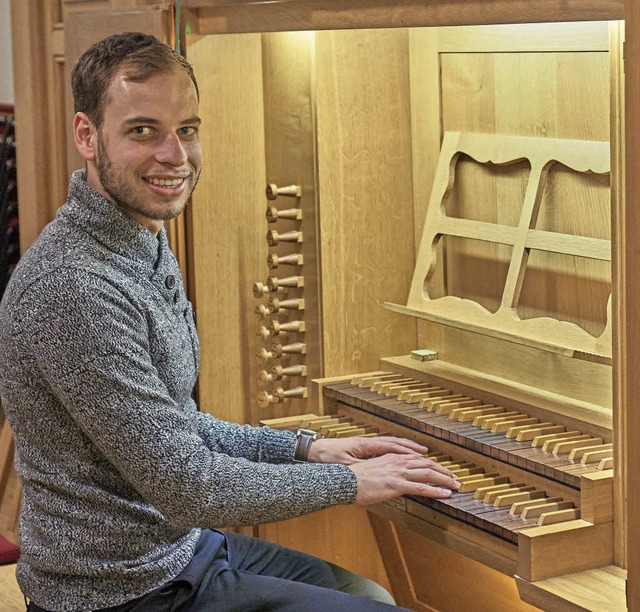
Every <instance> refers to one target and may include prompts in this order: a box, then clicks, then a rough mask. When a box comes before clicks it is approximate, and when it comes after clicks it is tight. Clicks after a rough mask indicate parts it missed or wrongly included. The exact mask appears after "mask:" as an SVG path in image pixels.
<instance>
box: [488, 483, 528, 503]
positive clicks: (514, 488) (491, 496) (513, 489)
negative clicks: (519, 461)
mask: <svg viewBox="0 0 640 612" xmlns="http://www.w3.org/2000/svg"><path fill="white" fill-rule="evenodd" d="M525 486H526V485H525V484H524V482H517V483H515V484H513V483H509V486H508V488H506V489H502V490H498V489H496V490H495V491H489V492H488V493H485V495H484V497H483V498H482V501H483V502H484V503H485V504H489V505H493V502H494V501H496V497H498V495H504V494H505V493H517V492H518V491H520V490H522V489H524V488H525Z"/></svg>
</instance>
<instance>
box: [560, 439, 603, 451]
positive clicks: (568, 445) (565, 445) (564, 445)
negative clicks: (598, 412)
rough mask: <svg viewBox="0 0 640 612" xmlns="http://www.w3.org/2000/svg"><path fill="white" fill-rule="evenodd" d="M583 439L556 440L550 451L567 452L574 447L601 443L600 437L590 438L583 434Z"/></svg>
mask: <svg viewBox="0 0 640 612" xmlns="http://www.w3.org/2000/svg"><path fill="white" fill-rule="evenodd" d="M585 438H586V439H585V440H567V441H566V442H558V444H556V445H555V446H554V447H553V450H552V451H551V452H552V453H553V454H554V455H566V454H569V453H570V452H571V451H572V450H573V449H574V448H583V447H584V448H586V447H589V446H594V445H596V444H602V438H591V437H589V436H585Z"/></svg>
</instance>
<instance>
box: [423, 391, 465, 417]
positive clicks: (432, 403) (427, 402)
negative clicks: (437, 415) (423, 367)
mask: <svg viewBox="0 0 640 612" xmlns="http://www.w3.org/2000/svg"><path fill="white" fill-rule="evenodd" d="M463 397H465V396H464V395H462V394H460V393H451V391H447V393H443V394H442V396H440V397H437V396H436V397H432V398H430V399H424V400H422V401H421V402H420V405H419V407H420V408H424V409H425V410H427V411H429V412H433V411H434V410H435V409H436V408H437V407H438V406H439V405H440V404H446V403H447V402H452V401H453V400H456V399H461V398H463Z"/></svg>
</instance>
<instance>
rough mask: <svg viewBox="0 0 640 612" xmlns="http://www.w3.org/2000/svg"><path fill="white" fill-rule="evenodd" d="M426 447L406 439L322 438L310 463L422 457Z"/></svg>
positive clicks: (310, 455)
mask: <svg viewBox="0 0 640 612" xmlns="http://www.w3.org/2000/svg"><path fill="white" fill-rule="evenodd" d="M428 450H429V449H428V448H427V447H426V446H422V444H418V443H417V442H414V441H413V440H406V439H405V438H394V437H391V436H379V437H376V438H320V439H319V440H316V441H315V442H314V443H313V444H312V445H311V448H310V449H309V457H308V458H307V460H308V461H311V462H313V463H342V464H343V465H351V464H352V463H355V462H356V461H361V460H363V459H367V458H369V457H375V456H378V455H386V454H387V453H396V454H399V455H404V454H410V455H422V454H423V453H426V452H428Z"/></svg>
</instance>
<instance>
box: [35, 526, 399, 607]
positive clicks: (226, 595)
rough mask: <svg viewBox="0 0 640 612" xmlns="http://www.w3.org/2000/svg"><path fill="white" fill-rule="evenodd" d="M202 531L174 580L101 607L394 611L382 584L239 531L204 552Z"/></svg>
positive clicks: (205, 535)
mask: <svg viewBox="0 0 640 612" xmlns="http://www.w3.org/2000/svg"><path fill="white" fill-rule="evenodd" d="M203 533H204V535H203V537H202V538H201V540H200V542H199V544H198V550H196V554H195V556H194V560H193V561H192V563H190V564H189V565H188V566H187V567H186V568H185V569H184V571H183V572H182V573H181V574H180V575H178V576H177V577H176V578H175V579H174V580H172V581H170V582H169V583H167V584H165V585H164V586H162V587H160V588H158V589H156V590H155V591H152V592H151V593H147V594H146V595H144V596H142V597H139V598H137V599H135V600H132V601H130V602H127V603H126V604H122V605H120V606H116V607H112V608H103V609H102V611H101V612H240V611H242V612H250V611H267V610H278V611H282V612H340V611H343V610H356V611H360V610H362V611H363V612H368V611H371V612H375V611H382V610H394V609H395V610H398V608H396V607H395V606H394V605H393V600H392V599H391V597H390V595H389V594H388V593H387V592H386V591H385V590H384V589H382V587H380V586H378V585H377V584H375V583H374V582H371V581H369V580H366V579H364V578H362V577H360V576H358V575H356V574H353V573H351V572H348V571H346V570H343V569H342V568H339V567H337V566H335V565H333V564H331V563H327V562H326V561H322V560H320V559H317V558H315V557H312V556H309V555H306V554H304V553H300V552H297V551H294V550H290V549H288V548H284V547H282V546H278V545H276V544H272V543H271V542H267V541H265V540H260V539H258V538H249V537H245V536H242V535H238V534H226V537H225V543H224V544H223V545H222V546H221V547H217V546H216V549H215V550H214V551H212V552H211V554H210V555H209V554H207V550H206V546H207V532H203ZM383 602H385V603H383ZM41 610H42V609H41V608H38V607H37V606H35V605H34V604H31V606H30V608H29V612H41Z"/></svg>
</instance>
